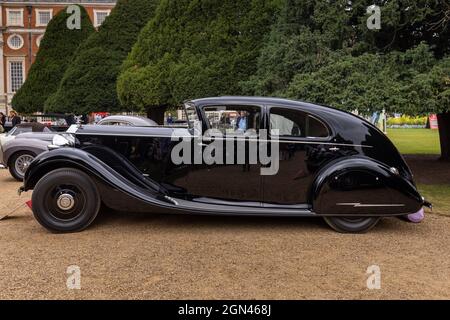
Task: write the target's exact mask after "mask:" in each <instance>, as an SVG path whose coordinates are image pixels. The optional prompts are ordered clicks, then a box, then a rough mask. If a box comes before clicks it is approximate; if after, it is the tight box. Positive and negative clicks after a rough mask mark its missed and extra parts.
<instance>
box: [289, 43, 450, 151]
mask: <svg viewBox="0 0 450 320" xmlns="http://www.w3.org/2000/svg"><path fill="white" fill-rule="evenodd" d="M332 60H333V62H330V63H329V64H327V65H326V66H323V67H322V68H319V69H318V70H316V71H314V72H312V73H301V74H297V75H296V76H295V77H294V79H293V81H292V82H291V84H290V85H289V87H288V89H287V91H286V93H285V95H286V96H288V97H290V98H294V99H301V100H309V101H314V102H317V103H323V104H327V105H331V106H334V107H337V108H340V109H345V110H348V111H352V110H359V111H360V112H362V113H370V112H373V111H379V110H382V109H385V110H386V111H388V112H391V113H394V112H401V113H404V114H409V115H418V114H428V113H430V112H432V113H437V114H438V121H439V128H440V139H441V149H442V156H441V157H442V159H450V150H449V147H450V144H449V141H450V132H449V128H450V116H449V111H450V57H449V56H446V57H444V58H443V59H436V58H435V57H434V55H433V53H432V51H431V49H430V48H429V46H428V45H427V44H425V43H421V44H420V45H418V46H417V47H415V48H412V49H410V50H407V51H406V52H399V51H392V52H390V53H389V54H385V55H382V54H372V53H365V54H363V55H360V56H356V57H354V56H351V55H339V54H335V55H334V59H332Z"/></svg>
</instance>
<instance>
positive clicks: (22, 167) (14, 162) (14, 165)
mask: <svg viewBox="0 0 450 320" xmlns="http://www.w3.org/2000/svg"><path fill="white" fill-rule="evenodd" d="M35 157H36V155H35V154H34V153H32V152H29V151H20V152H17V153H15V154H13V155H12V157H11V159H10V160H9V164H8V167H9V172H10V173H11V175H12V176H13V178H14V179H16V180H18V181H22V180H23V177H24V176H25V172H26V171H27V168H28V166H29V165H30V163H31V162H32V161H33V160H34V158H35Z"/></svg>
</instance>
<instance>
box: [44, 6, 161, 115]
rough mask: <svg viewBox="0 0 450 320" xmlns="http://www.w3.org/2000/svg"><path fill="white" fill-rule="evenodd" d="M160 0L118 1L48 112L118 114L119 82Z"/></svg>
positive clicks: (69, 72)
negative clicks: (143, 28)
mask: <svg viewBox="0 0 450 320" xmlns="http://www.w3.org/2000/svg"><path fill="white" fill-rule="evenodd" d="M158 2H159V1H158V0H119V1H118V2H117V5H116V7H115V8H114V9H113V10H112V12H111V15H110V16H109V17H108V18H107V19H106V20H105V22H104V23H103V24H102V25H101V26H100V27H99V30H98V32H96V33H94V34H92V35H91V36H90V37H89V38H88V39H87V40H86V41H85V42H84V43H83V44H82V45H81V46H80V48H79V49H78V51H77V53H76V58H75V59H74V60H73V61H72V62H71V63H70V64H69V66H68V68H67V70H66V72H65V74H64V77H63V79H62V81H61V83H60V85H59V88H58V91H57V92H56V94H55V95H54V96H52V97H51V98H50V99H48V100H47V103H46V105H45V107H46V110H48V111H60V112H69V111H70V112H75V113H77V114H85V113H89V112H93V111H98V110H102V111H119V110H120V109H121V106H120V103H119V100H118V98H117V93H116V79H117V75H118V73H119V70H120V67H121V65H122V62H123V60H124V59H125V58H126V57H127V54H128V53H129V51H130V50H131V48H132V46H133V44H134V43H135V41H136V39H137V37H138V35H139V31H140V30H141V29H142V27H144V26H145V24H146V23H147V22H148V20H150V18H151V17H152V16H153V14H154V11H155V9H156V7H157V5H158Z"/></svg>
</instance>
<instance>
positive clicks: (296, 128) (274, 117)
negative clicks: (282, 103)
mask: <svg viewBox="0 0 450 320" xmlns="http://www.w3.org/2000/svg"><path fill="white" fill-rule="evenodd" d="M277 131H278V134H279V136H281V137H283V136H284V137H301V138H307V137H310V138H326V137H328V136H329V133H328V129H327V127H326V126H325V125H324V124H323V123H322V122H321V121H319V120H318V119H316V118H315V117H313V116H311V115H309V114H307V113H306V112H303V111H299V110H293V109H286V108H277V107H272V108H270V132H271V134H272V135H274V134H276V132H277Z"/></svg>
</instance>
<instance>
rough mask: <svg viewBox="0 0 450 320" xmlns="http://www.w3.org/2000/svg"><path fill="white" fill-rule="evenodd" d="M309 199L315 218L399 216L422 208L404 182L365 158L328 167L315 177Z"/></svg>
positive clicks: (421, 203)
mask: <svg viewBox="0 0 450 320" xmlns="http://www.w3.org/2000/svg"><path fill="white" fill-rule="evenodd" d="M309 198H310V203H311V204H312V206H313V210H314V212H316V213H317V214H319V215H343V214H345V215H358V216H364V215H372V216H383V215H403V214H408V213H412V212H417V211H418V210H419V209H420V208H421V207H422V206H423V205H424V200H423V198H422V197H421V196H420V194H419V192H418V191H417V189H416V187H415V186H414V185H413V184H412V183H411V182H410V181H409V180H408V179H406V178H404V177H402V176H401V175H400V174H398V173H396V172H395V170H391V168H389V167H388V166H386V165H384V164H383V163H381V162H378V161H376V160H373V159H371V158H366V157H356V158H355V157H351V158H350V157H349V158H343V159H339V160H336V161H334V162H331V163H330V164H328V165H327V166H326V167H325V168H323V169H322V170H321V171H319V173H318V174H317V176H316V177H315V179H314V181H313V183H312V186H311V189H310V194H309Z"/></svg>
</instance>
